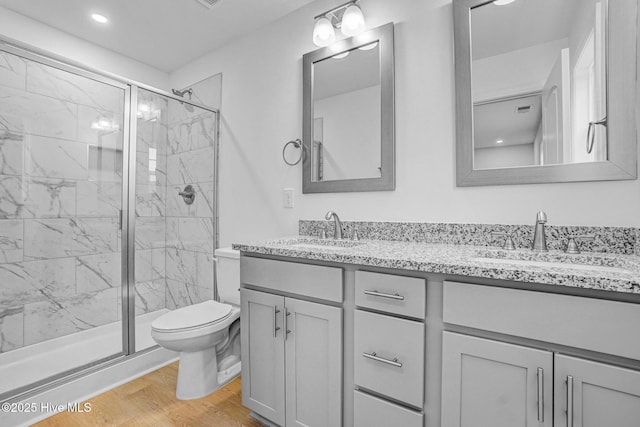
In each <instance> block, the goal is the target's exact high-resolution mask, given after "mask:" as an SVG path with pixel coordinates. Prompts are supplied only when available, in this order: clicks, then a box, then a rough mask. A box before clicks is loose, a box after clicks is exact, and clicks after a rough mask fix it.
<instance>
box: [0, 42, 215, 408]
mask: <svg viewBox="0 0 640 427" xmlns="http://www.w3.org/2000/svg"><path fill="white" fill-rule="evenodd" d="M2 51H4V52H7V53H10V54H13V55H16V56H19V57H22V58H25V59H27V60H30V61H34V62H38V63H41V64H43V65H47V66H50V67H53V68H55V69H58V70H61V71H66V72H69V73H72V74H75V75H79V76H81V77H85V78H88V79H91V80H94V81H97V82H100V83H104V84H107V85H111V86H114V87H117V88H119V89H122V90H124V105H123V107H124V108H123V141H122V150H123V156H122V159H123V160H122V201H121V212H120V237H121V239H120V242H121V246H120V251H121V272H122V276H121V279H122V280H121V282H122V283H121V293H122V295H121V303H122V304H121V306H122V319H121V320H122V351H120V352H118V353H115V354H112V355H110V356H107V357H105V358H103V359H100V360H97V361H95V362H93V363H90V364H86V365H82V366H78V367H76V368H73V369H71V370H69V371H65V372H62V373H59V374H56V375H54V376H51V377H47V378H45V379H42V380H41V381H38V382H36V383H33V384H30V385H28V386H25V387H21V388H19V389H16V390H12V391H11V392H8V393H4V394H0V402H13V401H19V400H22V399H25V398H28V397H30V396H34V395H37V394H39V393H42V392H45V391H48V390H51V389H53V388H55V387H59V386H60V385H63V384H65V383H68V382H70V381H73V380H75V379H77V378H80V377H83V376H85V375H87V374H90V373H93V372H97V371H100V370H103V369H106V368H108V367H111V366H113V365H116V364H118V363H121V362H122V361H124V360H126V359H128V358H129V357H131V356H133V355H135V354H136V350H135V326H136V325H135V219H136V216H135V205H136V200H135V196H136V139H137V138H136V133H137V115H136V114H135V113H134V112H135V111H136V107H137V103H138V90H139V89H144V90H147V91H149V92H153V93H155V94H157V95H160V96H163V97H166V98H168V99H169V100H175V101H178V102H181V103H185V104H189V105H193V106H194V107H197V108H200V109H202V110H206V111H209V112H211V113H213V114H214V115H215V132H216V134H215V145H214V164H213V165H211V166H212V167H213V168H214V183H213V184H214V190H213V191H214V200H213V210H214V218H213V227H214V248H217V247H218V219H219V216H218V202H219V199H218V164H219V161H218V158H219V135H220V112H219V110H218V109H216V108H211V107H208V106H206V105H203V104H200V103H198V102H193V101H191V100H186V99H183V98H180V97H178V96H175V95H174V94H172V93H170V92H167V91H164V90H162V89H158V88H155V87H153V86H149V85H146V84H142V83H139V82H136V81H134V80H131V79H128V78H125V77H121V76H118V75H116V74H113V73H109V72H106V71H103V70H100V69H98V68H94V67H90V66H87V65H85V64H82V63H80V62H76V61H73V60H70V59H68V58H64V57H62V56H60V55H57V54H54V53H51V52H47V51H45V50H42V49H39V48H36V47H33V46H30V45H28V44H25V43H22V42H20V41H17V40H14V39H11V38H8V37H4V36H0V52H2ZM214 278H215V275H214ZM215 289H216V288H215V286H214V291H215ZM154 348H157V346H154V347H151V348H149V349H145V350H144V351H150V350H152V349H154ZM140 353H142V352H140ZM140 353H138V354H140Z"/></svg>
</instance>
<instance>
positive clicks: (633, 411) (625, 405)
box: [554, 355, 640, 427]
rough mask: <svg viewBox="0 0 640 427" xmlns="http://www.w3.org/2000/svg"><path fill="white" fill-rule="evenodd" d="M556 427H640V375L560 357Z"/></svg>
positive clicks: (558, 360) (558, 361)
mask: <svg viewBox="0 0 640 427" xmlns="http://www.w3.org/2000/svg"><path fill="white" fill-rule="evenodd" d="M555 371H556V375H555V393H556V395H555V402H554V406H555V425H556V426H562V427H564V426H568V427H604V426H606V427H638V426H640V372H638V371H632V370H629V369H624V368H619V367H617V366H611V365H607V364H604V363H597V362H592V361H589V360H584V359H579V358H575V357H568V356H563V355H556V357H555Z"/></svg>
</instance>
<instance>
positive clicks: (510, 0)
mask: <svg viewBox="0 0 640 427" xmlns="http://www.w3.org/2000/svg"><path fill="white" fill-rule="evenodd" d="M514 1H516V0H495V1H494V2H493V4H495V5H496V6H504V5H505V4H509V3H513V2H514Z"/></svg>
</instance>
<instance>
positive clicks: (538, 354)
mask: <svg viewBox="0 0 640 427" xmlns="http://www.w3.org/2000/svg"><path fill="white" fill-rule="evenodd" d="M442 353H443V363H442V378H443V383H442V427H454V426H455V427H460V426H470V425H481V426H489V425H490V426H492V427H516V426H549V427H551V426H553V425H555V426H571V427H588V426H607V427H637V426H638V423H639V422H640V372H638V371H634V370H630V369H625V368H621V367H618V366H613V365H609V364H606V363H599V362H594V361H590V360H586V359H581V358H577V357H571V356H565V355H562V354H557V353H553V352H551V351H545V350H538V349H534V348H530V347H526V346H520V345H513V344H508V343H504V342H499V341H494V340H488V339H482V338H477V337H473V336H467V335H460V334H456V333H451V332H444V333H443V352H442ZM552 405H553V406H552ZM552 407H553V408H555V410H554V411H552Z"/></svg>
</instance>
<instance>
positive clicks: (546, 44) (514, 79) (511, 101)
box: [471, 0, 607, 169]
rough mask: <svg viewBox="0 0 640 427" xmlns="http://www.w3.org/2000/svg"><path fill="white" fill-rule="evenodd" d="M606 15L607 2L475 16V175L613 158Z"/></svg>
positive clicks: (493, 10) (550, 1) (530, 0)
mask: <svg viewBox="0 0 640 427" xmlns="http://www.w3.org/2000/svg"><path fill="white" fill-rule="evenodd" d="M606 16H607V0H563V1H557V0H516V1H514V2H512V3H509V4H505V5H498V4H496V3H494V2H491V3H486V4H484V5H481V6H479V7H476V8H474V9H472V10H471V34H472V35H471V51H472V61H473V62H472V66H471V68H472V70H473V74H472V80H471V82H472V96H473V116H474V169H491V168H504V167H514V166H535V165H553V164H566V163H580V162H598V161H605V160H607V132H606V116H607V106H606V100H607V94H606V87H607V85H606V69H607V67H606V45H607V43H606V33H607V20H606ZM505 22H508V23H509V25H501V23H505ZM595 123H599V124H598V125H596V124H595Z"/></svg>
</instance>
